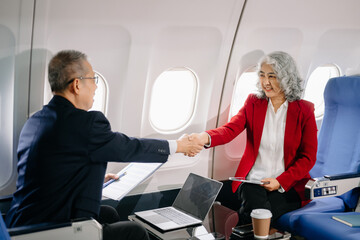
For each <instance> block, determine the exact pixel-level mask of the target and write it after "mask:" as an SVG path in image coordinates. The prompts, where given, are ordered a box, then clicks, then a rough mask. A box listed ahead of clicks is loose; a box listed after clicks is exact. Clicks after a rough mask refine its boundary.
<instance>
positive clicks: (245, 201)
mask: <svg viewBox="0 0 360 240" xmlns="http://www.w3.org/2000/svg"><path fill="white" fill-rule="evenodd" d="M237 193H238V199H239V201H240V202H241V207H240V209H239V212H238V213H239V223H238V225H244V224H249V223H251V217H250V213H251V211H252V210H253V209H257V208H265V209H268V210H270V211H271V213H272V215H273V216H272V219H271V222H273V221H275V220H276V219H278V218H279V217H280V216H281V215H283V214H285V213H287V212H290V211H293V210H295V209H298V208H300V207H301V199H300V197H299V195H298V194H297V192H296V191H295V190H294V189H293V188H291V189H290V190H289V191H287V192H285V193H280V192H278V191H271V192H269V191H267V190H266V189H265V188H263V187H262V186H260V185H257V184H251V183H242V184H241V185H240V187H239V188H238V190H237Z"/></svg>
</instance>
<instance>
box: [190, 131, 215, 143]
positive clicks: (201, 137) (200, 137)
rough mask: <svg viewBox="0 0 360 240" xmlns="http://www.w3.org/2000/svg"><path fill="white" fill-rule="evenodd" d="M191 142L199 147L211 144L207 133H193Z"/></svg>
mask: <svg viewBox="0 0 360 240" xmlns="http://www.w3.org/2000/svg"><path fill="white" fill-rule="evenodd" d="M189 138H190V140H191V141H193V142H194V143H196V144H199V145H202V146H204V145H208V144H209V143H210V139H209V135H208V134H207V133H206V132H202V133H192V134H190V136H189Z"/></svg>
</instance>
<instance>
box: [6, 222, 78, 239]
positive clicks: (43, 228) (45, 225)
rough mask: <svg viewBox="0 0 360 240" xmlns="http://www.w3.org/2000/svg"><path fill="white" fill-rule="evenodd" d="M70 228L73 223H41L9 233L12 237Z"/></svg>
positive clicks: (14, 229)
mask: <svg viewBox="0 0 360 240" xmlns="http://www.w3.org/2000/svg"><path fill="white" fill-rule="evenodd" d="M69 226H71V222H67V223H39V224H31V225H27V226H21V227H14V228H8V232H9V234H10V236H17V235H23V234H29V233H34V232H40V231H46V230H52V229H57V228H62V227H69Z"/></svg>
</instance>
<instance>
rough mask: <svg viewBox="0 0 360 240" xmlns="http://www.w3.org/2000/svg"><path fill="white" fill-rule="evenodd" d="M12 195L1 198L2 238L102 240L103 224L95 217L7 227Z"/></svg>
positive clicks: (0, 235)
mask: <svg viewBox="0 0 360 240" xmlns="http://www.w3.org/2000/svg"><path fill="white" fill-rule="evenodd" d="M11 198H12V197H11V196H5V197H1V198H0V209H1V211H0V213H1V216H0V227H1V232H0V240H9V239H12V240H48V239H51V240H63V239H68V240H100V239H102V226H101V225H100V224H99V223H98V222H97V221H96V220H94V219H77V220H74V221H72V222H67V223H41V224H33V225H28V226H22V227H15V228H8V229H7V228H6V225H5V222H4V217H5V214H4V213H6V212H7V211H8V210H9V206H10V202H11Z"/></svg>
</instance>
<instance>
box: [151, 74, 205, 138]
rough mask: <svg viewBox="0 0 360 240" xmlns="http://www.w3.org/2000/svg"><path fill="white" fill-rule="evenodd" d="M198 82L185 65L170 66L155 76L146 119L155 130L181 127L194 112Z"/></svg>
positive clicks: (166, 131)
mask: <svg viewBox="0 0 360 240" xmlns="http://www.w3.org/2000/svg"><path fill="white" fill-rule="evenodd" d="M197 86H198V81H197V78H196V76H195V74H194V73H193V72H192V71H190V70H189V69H187V68H173V69H170V70H167V71H165V72H163V73H162V74H160V76H159V77H158V78H157V79H156V81H155V83H154V86H153V89H152V94H151V102H150V122H151V124H152V126H153V127H154V128H155V129H156V130H157V131H159V132H164V133H170V132H175V131H179V130H181V129H182V128H184V127H185V126H186V125H187V124H188V123H189V121H190V119H191V117H192V116H193V114H194V109H195V102H196V95H197Z"/></svg>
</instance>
